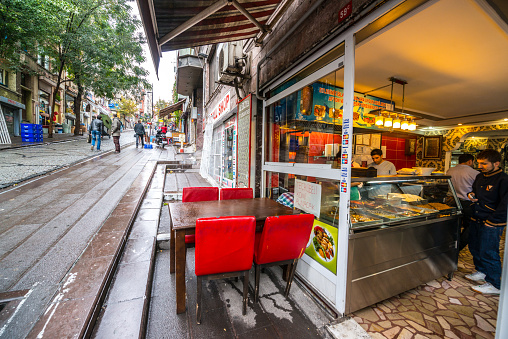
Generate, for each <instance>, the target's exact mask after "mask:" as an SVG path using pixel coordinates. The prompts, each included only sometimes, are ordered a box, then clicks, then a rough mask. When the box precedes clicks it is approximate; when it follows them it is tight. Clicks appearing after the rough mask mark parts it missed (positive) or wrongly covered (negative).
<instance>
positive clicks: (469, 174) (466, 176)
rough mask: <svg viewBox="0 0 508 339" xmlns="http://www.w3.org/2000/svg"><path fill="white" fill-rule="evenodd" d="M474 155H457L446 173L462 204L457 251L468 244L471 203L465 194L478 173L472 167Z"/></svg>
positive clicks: (469, 189)
mask: <svg viewBox="0 0 508 339" xmlns="http://www.w3.org/2000/svg"><path fill="white" fill-rule="evenodd" d="M473 161H474V157H473V156H472V155H471V154H462V155H460V156H459V164H458V165H457V166H455V167H452V168H450V169H449V170H448V171H447V172H446V175H450V176H451V177H452V179H451V180H452V184H453V188H455V192H456V193H457V197H458V198H459V200H460V204H461V205H462V209H463V214H464V217H463V218H462V228H463V229H462V232H461V233H460V244H459V251H461V250H462V249H463V248H464V247H466V245H467V244H468V238H469V221H470V218H471V217H472V210H471V204H472V203H473V202H472V201H471V200H469V198H468V196H467V194H468V193H469V192H471V191H472V190H473V188H472V187H473V182H474V180H475V179H476V176H477V175H478V174H479V173H480V172H478V171H477V170H475V169H473Z"/></svg>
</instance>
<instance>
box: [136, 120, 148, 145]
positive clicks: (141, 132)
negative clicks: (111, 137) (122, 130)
mask: <svg viewBox="0 0 508 339" xmlns="http://www.w3.org/2000/svg"><path fill="white" fill-rule="evenodd" d="M134 133H136V148H138V143H139V140H141V148H143V147H144V146H145V142H144V141H143V139H144V137H145V127H144V126H143V124H142V123H141V120H138V123H137V124H136V125H134Z"/></svg>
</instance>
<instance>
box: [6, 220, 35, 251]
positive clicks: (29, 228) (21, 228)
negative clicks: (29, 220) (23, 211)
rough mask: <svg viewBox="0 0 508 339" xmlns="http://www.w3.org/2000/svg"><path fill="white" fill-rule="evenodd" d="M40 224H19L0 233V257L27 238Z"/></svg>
mask: <svg viewBox="0 0 508 339" xmlns="http://www.w3.org/2000/svg"><path fill="white" fill-rule="evenodd" d="M41 226H42V224H30V225H26V224H25V225H23V224H21V225H16V227H13V228H11V229H9V230H7V231H6V232H4V233H2V234H0V258H3V257H4V256H5V255H6V254H7V253H9V252H10V251H12V250H13V249H14V248H16V247H17V246H19V245H20V244H21V243H22V242H23V241H25V240H26V239H28V237H30V235H31V234H33V233H34V232H35V231H37V230H38V229H39V228H40V227H41Z"/></svg>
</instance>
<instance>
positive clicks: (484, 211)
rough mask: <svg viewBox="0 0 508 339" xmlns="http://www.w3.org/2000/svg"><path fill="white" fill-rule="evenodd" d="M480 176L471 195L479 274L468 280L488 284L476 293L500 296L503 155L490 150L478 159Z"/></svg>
mask: <svg viewBox="0 0 508 339" xmlns="http://www.w3.org/2000/svg"><path fill="white" fill-rule="evenodd" d="M476 160H477V161H478V168H479V169H480V170H481V173H480V174H478V176H476V179H475V181H474V183H473V191H472V192H470V193H469V194H468V197H469V199H470V200H471V201H472V202H473V203H474V205H473V216H472V218H471V223H470V225H469V228H470V231H469V250H470V251H471V254H472V255H473V263H474V266H475V269H476V272H474V273H472V274H468V275H466V276H465V278H466V279H468V280H471V281H474V282H481V281H483V280H485V284H483V285H479V286H474V287H472V289H473V290H474V291H475V292H478V293H482V294H499V293H500V288H501V258H500V256H499V242H500V240H501V235H502V234H503V230H504V228H505V226H506V212H507V204H508V175H507V174H506V173H504V172H503V170H502V169H501V168H499V165H500V163H501V154H500V153H499V152H498V151H496V150H493V149H487V150H485V151H483V152H481V153H480V154H478V156H477V157H476Z"/></svg>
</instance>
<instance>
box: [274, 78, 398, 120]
mask: <svg viewBox="0 0 508 339" xmlns="http://www.w3.org/2000/svg"><path fill="white" fill-rule="evenodd" d="M343 96H344V91H343V89H342V88H340V87H336V86H331V85H326V84H323V83H314V84H312V85H309V86H307V87H304V88H303V89H302V90H301V91H299V92H298V98H297V103H299V105H300V107H299V108H300V109H299V110H298V113H297V116H296V118H297V119H298V120H306V121H319V122H322V123H329V124H335V125H341V124H342V112H343V104H344V100H343ZM377 109H388V110H391V109H393V107H392V104H391V102H390V101H389V100H385V99H381V98H377V97H374V96H371V95H363V94H361V93H355V94H354V104H353V127H361V128H369V129H379V128H378V127H377V126H376V124H375V118H376V114H371V113H370V112H371V111H373V110H377ZM275 119H276V120H278V121H283V120H284V119H285V117H283V116H280V117H275ZM348 124H349V122H348Z"/></svg>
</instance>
